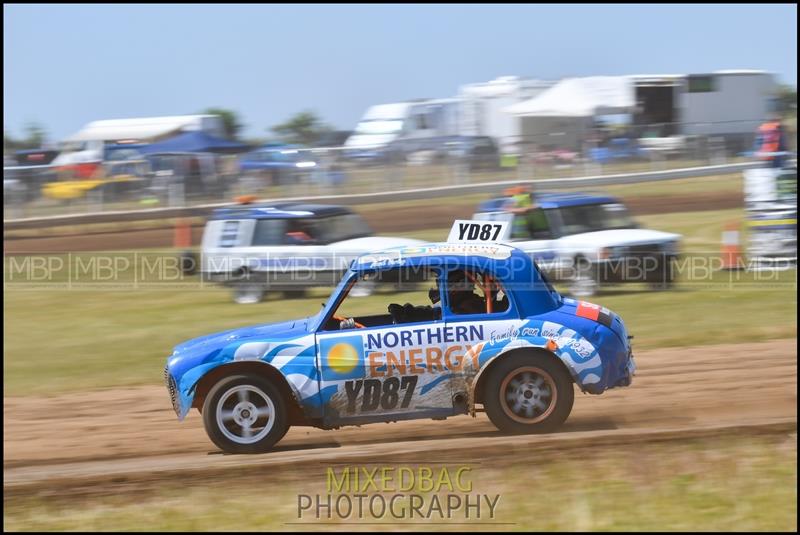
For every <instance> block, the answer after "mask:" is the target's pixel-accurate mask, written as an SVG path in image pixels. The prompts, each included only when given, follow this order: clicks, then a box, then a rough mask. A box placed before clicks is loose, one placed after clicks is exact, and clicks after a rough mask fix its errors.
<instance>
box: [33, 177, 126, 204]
mask: <svg viewBox="0 0 800 535" xmlns="http://www.w3.org/2000/svg"><path fill="white" fill-rule="evenodd" d="M136 180H141V179H140V178H139V177H137V176H134V175H119V176H115V177H112V178H109V179H102V180H65V181H59V182H49V183H47V184H45V185H44V186H42V195H44V196H45V197H47V198H49V199H56V200H62V201H63V200H70V199H79V198H81V197H85V196H86V194H87V193H88V192H89V191H92V190H94V189H96V188H99V187H102V186H104V185H106V184H113V183H116V182H132V181H136Z"/></svg>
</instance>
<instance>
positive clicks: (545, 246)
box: [473, 189, 681, 296]
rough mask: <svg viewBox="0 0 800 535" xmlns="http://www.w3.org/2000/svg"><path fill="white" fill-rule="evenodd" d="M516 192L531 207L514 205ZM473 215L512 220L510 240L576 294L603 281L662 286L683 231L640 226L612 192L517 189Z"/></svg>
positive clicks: (671, 271) (672, 274)
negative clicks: (664, 230) (546, 191)
mask: <svg viewBox="0 0 800 535" xmlns="http://www.w3.org/2000/svg"><path fill="white" fill-rule="evenodd" d="M514 195H523V196H524V195H530V196H531V203H530V206H529V207H527V208H517V207H516V200H515V197H514ZM473 219H477V220H490V221H508V222H509V223H511V225H512V234H511V242H512V243H513V244H514V245H515V246H516V247H519V248H520V249H522V250H523V251H525V252H527V253H529V254H530V255H532V256H533V257H534V259H535V260H536V262H538V263H539V265H540V267H542V269H543V270H544V271H545V273H546V274H547V276H548V277H550V278H551V280H554V281H568V282H569V283H570V291H571V293H572V294H573V295H576V296H588V295H593V294H594V293H595V292H596V291H597V289H598V288H599V287H600V286H601V285H603V284H606V283H622V282H645V283H648V284H650V285H651V286H653V287H654V288H666V287H669V286H670V285H671V284H672V282H673V280H674V277H675V262H676V260H677V259H678V254H679V251H678V248H679V241H680V239H681V235H680V234H673V233H670V232H661V231H658V230H650V229H644V228H640V227H639V225H638V224H637V223H636V222H635V221H634V220H633V218H632V217H631V216H630V214H629V213H628V210H627V208H626V207H625V205H624V204H623V203H622V202H621V201H620V200H619V199H617V198H615V197H612V196H610V195H597V194H589V193H537V194H535V195H533V194H532V193H531V192H530V191H522V190H519V189H516V190H511V191H508V192H507V194H506V195H505V196H502V197H498V198H495V199H491V200H489V201H486V202H484V203H482V204H481V205H480V206H479V207H478V211H477V213H476V214H475V215H474V216H473Z"/></svg>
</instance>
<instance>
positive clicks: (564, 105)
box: [504, 76, 636, 117]
mask: <svg viewBox="0 0 800 535" xmlns="http://www.w3.org/2000/svg"><path fill="white" fill-rule="evenodd" d="M634 93H635V90H634V83H633V80H632V79H631V78H630V77H628V76H589V77H586V78H567V79H565V80H562V81H560V82H559V83H557V84H556V85H554V86H553V87H551V88H550V89H548V90H547V91H544V92H543V93H542V94H541V95H538V96H536V97H534V98H532V99H530V100H526V101H524V102H520V103H518V104H514V105H513V106H509V107H507V108H505V110H504V111H505V112H507V113H511V114H513V115H516V116H518V117H593V116H595V115H607V114H616V113H628V112H630V111H631V110H632V109H633V107H634V106H635V105H636V102H635V95H634Z"/></svg>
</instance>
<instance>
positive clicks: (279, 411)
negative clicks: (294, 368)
mask: <svg viewBox="0 0 800 535" xmlns="http://www.w3.org/2000/svg"><path fill="white" fill-rule="evenodd" d="M202 413H203V424H204V426H205V428H206V433H207V434H208V437H209V438H210V439H211V441H212V442H213V443H214V444H216V445H217V446H218V447H219V448H220V449H222V450H223V451H225V452H228V453H263V452H265V451H268V450H269V449H270V448H272V446H274V445H275V444H276V443H277V442H278V441H279V440H280V439H281V438H283V436H284V435H285V434H286V431H287V430H288V429H289V426H288V423H287V416H286V407H285V404H284V401H283V399H282V397H281V395H280V392H279V391H278V389H277V388H275V387H274V386H273V385H272V384H270V383H269V382H268V381H266V380H264V379H262V378H261V377H258V376H255V375H234V376H231V377H226V378H224V379H222V380H220V381H219V382H218V383H217V384H216V385H214V387H213V388H211V390H210V391H209V393H208V395H207V396H206V400H205V403H204V404H203V410H202Z"/></svg>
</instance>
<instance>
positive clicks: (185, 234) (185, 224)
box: [173, 219, 192, 249]
mask: <svg viewBox="0 0 800 535" xmlns="http://www.w3.org/2000/svg"><path fill="white" fill-rule="evenodd" d="M173 245H174V246H175V247H176V248H177V249H181V248H186V247H191V246H192V227H191V225H189V221H188V220H187V219H178V220H177V221H175V235H174V240H173Z"/></svg>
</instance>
